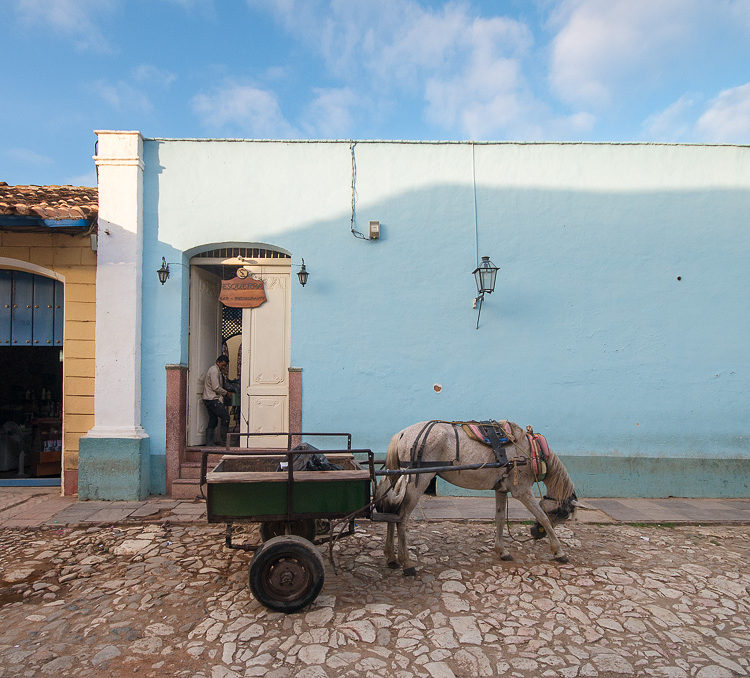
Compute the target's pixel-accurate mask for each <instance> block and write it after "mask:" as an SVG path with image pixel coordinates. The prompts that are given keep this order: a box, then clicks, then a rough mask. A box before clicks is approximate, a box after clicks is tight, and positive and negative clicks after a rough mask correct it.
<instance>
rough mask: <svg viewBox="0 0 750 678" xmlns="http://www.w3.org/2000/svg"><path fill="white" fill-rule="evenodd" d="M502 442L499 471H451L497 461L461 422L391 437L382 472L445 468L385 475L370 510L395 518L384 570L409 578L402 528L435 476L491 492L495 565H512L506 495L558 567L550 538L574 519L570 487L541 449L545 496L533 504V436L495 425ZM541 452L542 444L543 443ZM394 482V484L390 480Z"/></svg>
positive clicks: (557, 547)
mask: <svg viewBox="0 0 750 678" xmlns="http://www.w3.org/2000/svg"><path fill="white" fill-rule="evenodd" d="M501 424H502V426H503V429H502V430H503V431H504V432H505V435H504V438H507V442H505V443H504V444H503V445H502V450H503V452H504V453H505V456H506V458H507V465H505V466H503V467H494V468H492V467H491V468H481V469H476V470H460V471H451V470H450V468H451V465H454V466H457V465H470V464H485V463H493V462H496V461H497V456H496V453H495V451H494V450H493V448H491V447H488V446H487V445H485V444H482V443H480V442H478V441H476V440H473V439H472V438H470V437H469V436H468V435H467V433H466V432H465V431H464V429H463V427H462V425H461V422H441V421H430V422H420V423H418V424H413V425H412V426H409V427H407V428H405V429H403V430H402V431H400V432H399V433H397V434H396V435H394V436H393V437H392V438H391V442H390V444H389V445H388V452H387V455H386V468H387V469H403V468H410V467H411V468H415V467H423V468H425V467H436V466H445V470H444V471H443V470H441V471H437V472H428V473H420V474H412V475H400V476H393V475H392V476H386V477H385V478H384V479H383V480H381V481H380V483H379V484H378V486H377V487H376V491H375V497H374V501H375V508H376V510H378V511H380V512H382V513H392V514H397V515H398V520H397V521H395V524H396V525H398V559H397V558H396V554H395V553H394V548H393V537H394V522H389V523H388V532H387V536H386V542H385V556H386V559H387V562H388V567H391V568H394V569H395V568H398V567H399V565H400V566H401V567H403V571H404V575H405V576H415V574H416V570H415V568H414V566H413V565H412V563H411V560H410V558H409V550H408V545H407V523H408V519H409V515H410V514H411V512H412V511H413V510H414V508H415V507H416V506H417V503H418V502H419V498H420V497H421V496H422V494H423V493H424V491H425V490H426V489H427V486H428V484H429V482H430V480H432V478H433V477H434V476H435V475H438V476H440V477H441V478H443V479H444V480H447V481H448V482H449V483H451V484H453V485H457V486H458V487H463V488H466V489H472V490H491V489H494V490H495V522H496V534H495V551H496V553H497V555H498V557H499V558H500V559H501V560H513V556H512V555H511V553H510V551H509V550H508V549H507V548H506V547H505V544H504V543H503V523H504V522H505V516H506V507H507V497H508V492H510V494H511V495H512V496H513V497H515V498H516V499H518V500H519V501H520V502H521V503H522V504H523V505H524V506H525V507H526V508H527V509H528V510H529V512H530V513H531V514H532V515H533V516H534V518H536V520H537V524H536V525H535V526H534V527H533V528H532V530H531V534H532V536H533V537H534V538H535V539H539V538H542V537H543V536H544V533H546V534H547V535H548V537H549V541H550V547H551V549H552V555H553V558H554V559H555V560H556V561H558V562H561V563H566V562H568V556H567V554H566V553H565V550H564V549H563V546H562V544H561V543H560V540H559V539H558V538H557V535H556V534H555V531H554V528H553V525H555V524H558V523H560V522H562V521H563V520H567V519H568V518H570V517H572V516H573V515H574V514H575V508H576V505H577V503H576V499H577V497H576V494H575V491H574V489H573V482H572V481H571V479H570V476H569V475H568V472H567V471H566V470H565V467H564V466H563V464H562V462H561V461H560V459H559V458H558V457H557V455H555V453H554V452H552V450H549V449H547V450H546V452H547V458H546V465H547V469H546V470H547V473H546V477H544V481H543V482H544V484H545V487H546V489H547V496H545V497H544V499H542V500H541V501H539V502H536V501H535V500H534V495H533V494H532V486H533V485H534V483H535V482H537V481H538V479H539V474H540V471H539V465H538V463H536V462H537V458H536V457H534V458H532V440H533V438H532V436H533V431H532V430H531V427H528V429H527V430H528V431H529V432H530V433H529V434H527V433H526V432H524V431H523V430H522V429H521V427H520V426H518V425H517V424H515V423H512V422H501ZM545 447H546V444H545ZM396 478H397V480H396Z"/></svg>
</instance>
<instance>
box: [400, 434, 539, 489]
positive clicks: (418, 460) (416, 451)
mask: <svg viewBox="0 0 750 678" xmlns="http://www.w3.org/2000/svg"><path fill="white" fill-rule="evenodd" d="M436 424H449V425H450V426H451V427H452V429H453V434H454V436H455V439H456V456H455V459H454V460H453V461H427V462H425V461H423V460H422V457H423V454H424V448H425V446H426V445H427V439H428V437H429V435H430V432H431V431H432V429H433V428H434V427H435V425H436ZM459 426H460V427H461V428H462V429H463V430H464V432H465V433H466V434H467V435H468V436H469V438H471V439H473V440H476V441H478V442H480V443H482V444H483V445H487V446H488V447H491V448H492V451H493V453H494V455H495V460H496V461H497V463H498V464H499V465H500V466H502V467H508V466H511V465H513V466H515V465H516V464H518V463H521V464H523V463H526V461H525V460H520V459H514V460H513V461H508V456H507V454H506V453H505V448H504V447H503V445H507V444H509V443H510V444H515V439H514V438H513V431H512V429H511V427H510V424H509V423H508V422H507V421H500V422H498V421H495V420H494V419H490V420H487V421H444V420H441V419H433V420H432V421H428V422H427V423H426V424H425V425H424V426H423V427H422V430H421V431H420V432H419V433H418V434H417V437H416V438H415V439H414V442H413V443H412V446H411V449H410V451H409V462H408V463H406V464H404V463H402V462H400V461H399V466H400V467H401V468H423V467H426V466H430V467H432V466H445V467H449V466H454V465H455V464H457V463H458V457H459V440H458V427H459ZM409 480H411V479H409ZM409 480H407V482H409ZM498 482H500V481H498ZM414 484H415V486H416V485H418V477H415V478H414Z"/></svg>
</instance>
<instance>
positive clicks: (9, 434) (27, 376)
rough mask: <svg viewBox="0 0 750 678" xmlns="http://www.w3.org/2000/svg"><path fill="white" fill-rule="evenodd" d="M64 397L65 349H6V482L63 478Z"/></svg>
mask: <svg viewBox="0 0 750 678" xmlns="http://www.w3.org/2000/svg"><path fill="white" fill-rule="evenodd" d="M62 396H63V363H62V349H61V348H60V347H54V346H29V347H26V346H18V347H0V483H1V482H2V481H3V480H6V481H9V480H13V479H17V480H23V479H34V478H47V479H51V478H59V477H60V472H61V462H62ZM6 484H7V483H6ZM14 484H15V483H14ZM23 484H25V483H23Z"/></svg>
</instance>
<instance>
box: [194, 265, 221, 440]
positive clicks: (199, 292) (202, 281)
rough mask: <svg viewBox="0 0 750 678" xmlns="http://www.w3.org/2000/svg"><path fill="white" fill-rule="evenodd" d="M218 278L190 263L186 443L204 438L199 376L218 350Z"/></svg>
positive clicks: (201, 381)
mask: <svg viewBox="0 0 750 678" xmlns="http://www.w3.org/2000/svg"><path fill="white" fill-rule="evenodd" d="M220 291H221V280H220V279H219V277H218V276H217V275H214V274H213V273H210V272H209V271H207V270H205V269H202V268H200V267H199V266H191V267H190V335H189V340H188V426H187V429H188V431H187V444H188V445H203V444H205V442H206V424H207V423H208V412H206V408H205V406H204V405H203V402H202V397H201V396H202V394H203V379H204V377H205V375H206V370H208V368H209V367H211V365H213V364H214V363H215V362H216V358H217V356H218V355H219V353H220V352H221V303H220V302H219V293H220Z"/></svg>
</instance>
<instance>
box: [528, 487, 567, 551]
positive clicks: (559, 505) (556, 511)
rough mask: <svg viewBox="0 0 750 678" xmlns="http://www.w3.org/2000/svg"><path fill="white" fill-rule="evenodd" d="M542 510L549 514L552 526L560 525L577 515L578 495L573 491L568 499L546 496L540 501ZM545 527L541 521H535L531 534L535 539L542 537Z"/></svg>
mask: <svg viewBox="0 0 750 678" xmlns="http://www.w3.org/2000/svg"><path fill="white" fill-rule="evenodd" d="M539 506H541V508H542V511H544V512H545V513H546V514H547V517H548V518H549V521H550V522H551V523H552V527H554V526H555V525H559V524H560V523H562V522H563V521H565V520H568V519H570V518H573V517H575V513H576V507H577V506H578V497H576V493H575V492H573V494H571V495H570V496H569V497H567V498H566V499H552V497H544V499H542V500H541V501H540V502H539ZM544 532H545V530H544V528H543V527H542V526H541V525H540V524H539V523H534V525H533V526H532V528H531V536H532V537H534V539H541V538H542V537H543V536H544Z"/></svg>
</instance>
